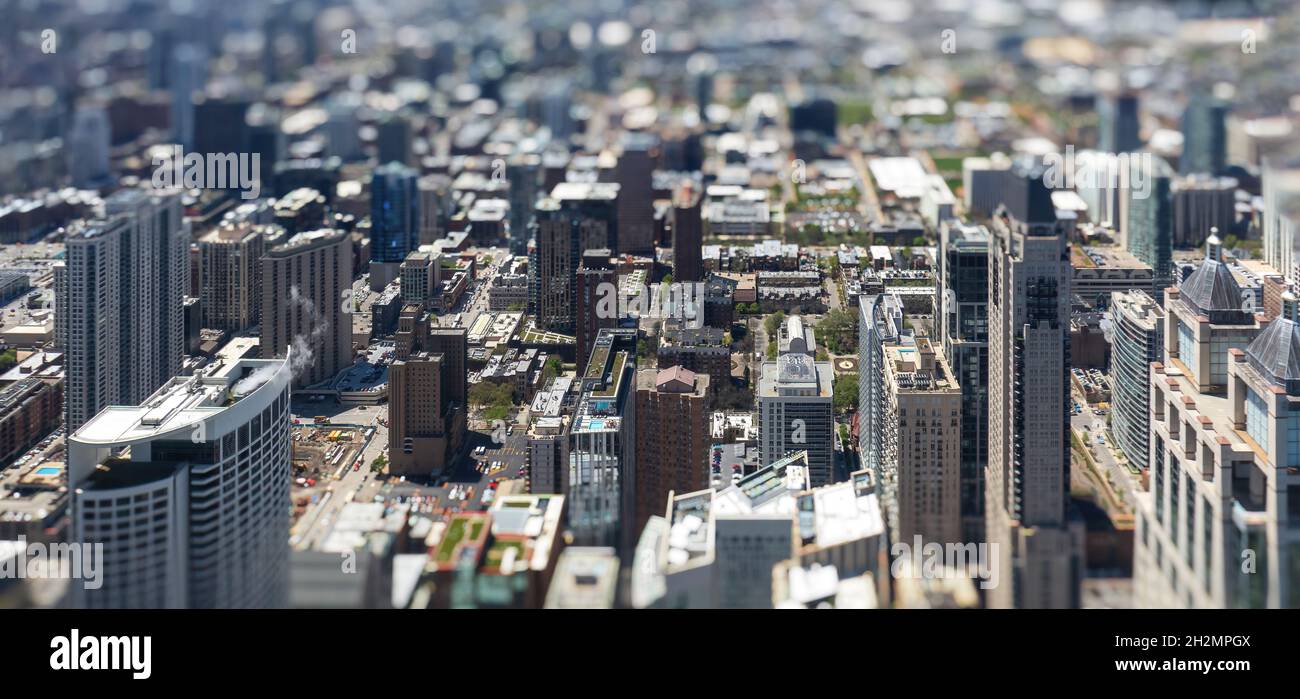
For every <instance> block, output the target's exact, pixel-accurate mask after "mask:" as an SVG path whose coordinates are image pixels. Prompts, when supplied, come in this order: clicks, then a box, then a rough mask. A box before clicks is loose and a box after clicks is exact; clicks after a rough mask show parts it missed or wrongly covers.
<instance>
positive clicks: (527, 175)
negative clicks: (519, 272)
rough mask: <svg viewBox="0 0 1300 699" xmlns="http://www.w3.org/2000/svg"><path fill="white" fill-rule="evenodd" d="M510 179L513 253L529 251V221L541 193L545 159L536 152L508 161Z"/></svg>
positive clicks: (516, 156) (511, 250)
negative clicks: (543, 161)
mask: <svg viewBox="0 0 1300 699" xmlns="http://www.w3.org/2000/svg"><path fill="white" fill-rule="evenodd" d="M506 179H507V180H509V182H510V252H512V253H514V254H516V255H523V254H525V253H526V252H527V251H528V237H529V224H530V223H531V222H532V220H533V207H534V206H536V205H537V195H538V194H540V193H541V192H542V158H541V156H540V155H537V154H536V153H518V154H516V155H514V156H513V157H511V158H510V160H509V161H507V162H506Z"/></svg>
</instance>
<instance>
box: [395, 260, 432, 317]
mask: <svg viewBox="0 0 1300 699" xmlns="http://www.w3.org/2000/svg"><path fill="white" fill-rule="evenodd" d="M399 275H400V278H401V288H402V301H403V302H405V303H415V304H419V305H420V306H421V307H423V308H426V309H427V308H430V307H432V306H433V305H434V301H436V300H437V297H438V294H439V291H440V286H441V278H442V256H441V255H439V254H438V253H437V252H435V251H433V250H412V251H411V253H410V254H409V255H407V256H406V259H405V260H403V261H402V266H401V269H400V270H399Z"/></svg>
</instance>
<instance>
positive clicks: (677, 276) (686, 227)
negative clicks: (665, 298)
mask: <svg viewBox="0 0 1300 699" xmlns="http://www.w3.org/2000/svg"><path fill="white" fill-rule="evenodd" d="M703 199H704V197H703V196H702V195H701V193H699V192H696V191H694V190H693V189H692V187H691V184H690V181H689V180H687V181H685V182H683V183H682V186H681V187H680V188H679V189H678V190H677V192H676V193H675V195H674V200H673V281H674V282H702V281H704V248H703V245H704V222H703V220H702V218H701V212H702V210H703V207H704V204H703Z"/></svg>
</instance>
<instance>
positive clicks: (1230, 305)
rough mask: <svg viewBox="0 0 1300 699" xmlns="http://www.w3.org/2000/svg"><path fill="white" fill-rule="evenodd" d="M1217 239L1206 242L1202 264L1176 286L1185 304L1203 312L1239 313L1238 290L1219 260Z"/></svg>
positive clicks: (1240, 299) (1226, 268)
mask: <svg viewBox="0 0 1300 699" xmlns="http://www.w3.org/2000/svg"><path fill="white" fill-rule="evenodd" d="M1220 249H1221V247H1220V243H1219V238H1218V236H1215V235H1211V236H1210V238H1209V240H1207V241H1206V255H1205V261H1204V262H1202V263H1201V266H1200V267H1197V268H1196V271H1195V272H1192V274H1191V276H1189V277H1187V279H1185V280H1183V283H1182V284H1181V285H1180V286H1179V289H1180V291H1181V294H1182V298H1183V300H1184V301H1186V302H1188V303H1189V304H1191V306H1192V307H1193V308H1195V309H1196V310H1198V311H1200V312H1202V313H1209V312H1210V311H1239V310H1241V303H1242V296H1241V287H1240V286H1238V285H1237V280H1236V279H1234V278H1233V276H1232V271H1231V270H1229V269H1228V265H1227V264H1225V263H1224V262H1223V260H1222V259H1221V257H1220V253H1219V251H1220Z"/></svg>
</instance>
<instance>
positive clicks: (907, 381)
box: [881, 337, 964, 544]
mask: <svg viewBox="0 0 1300 699" xmlns="http://www.w3.org/2000/svg"><path fill="white" fill-rule="evenodd" d="M936 349H937V348H936V347H935V346H934V345H933V344H932V343H931V342H930V340H929V338H924V337H918V338H916V339H915V341H914V342H911V343H907V344H896V345H888V346H886V347H885V348H884V354H885V362H884V366H885V413H884V419H883V421H882V425H881V427H882V429H883V434H882V438H883V440H884V443H885V446H884V450H883V455H882V461H883V463H882V465H881V471H882V472H883V473H884V474H887V475H886V477H889V476H890V475H892V476H893V477H894V478H895V479H896V481H897V484H898V526H897V528H896V529H894V530H893V531H894V532H895V533H896V537H897V540H898V541H911V540H912V539H913V537H916V536H920V537H921V538H922V539H923V540H925V541H933V542H936V543H941V544H949V543H960V542H962V541H963V540H964V539H963V537H964V534H963V532H962V511H961V388H960V387H958V385H957V381H956V379H955V377H954V376H953V374H952V370H951V368H950V367H949V366H948V362H947V360H946V359H945V358H944V357H943V355H942V354H941V353H936V351H935V350H936Z"/></svg>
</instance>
